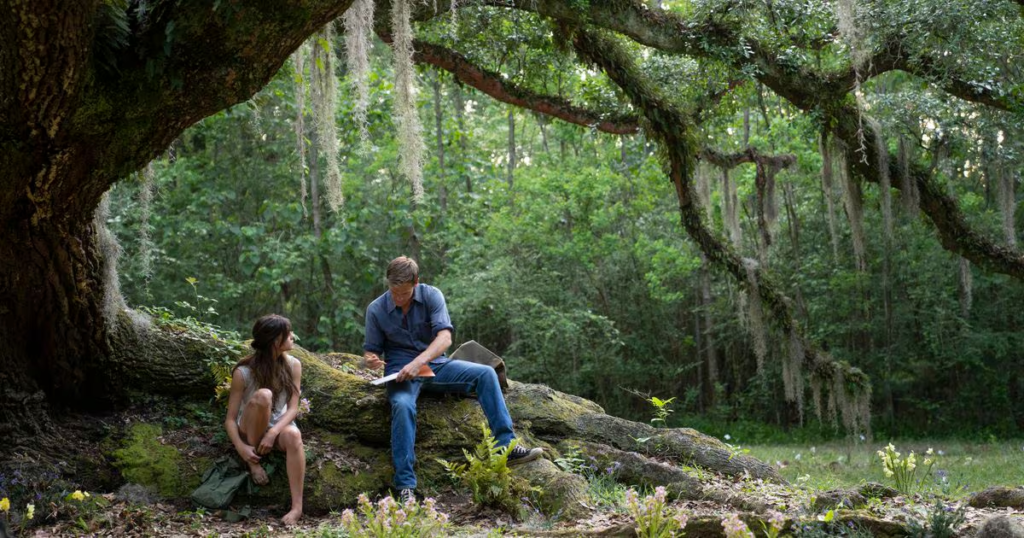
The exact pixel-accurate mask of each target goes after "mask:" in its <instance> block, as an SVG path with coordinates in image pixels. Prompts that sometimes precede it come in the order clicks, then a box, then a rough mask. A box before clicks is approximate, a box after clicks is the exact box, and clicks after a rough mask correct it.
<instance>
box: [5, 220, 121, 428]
mask: <svg viewBox="0 0 1024 538" xmlns="http://www.w3.org/2000/svg"><path fill="white" fill-rule="evenodd" d="M69 217H70V216H69ZM82 220H85V222H90V221H89V220H87V219H85V218H84V217H82V218H77V219H74V218H66V219H64V218H62V219H47V220H42V221H39V222H36V223H29V222H21V223H18V224H17V225H8V226H7V228H6V230H7V232H6V233H7V236H6V237H5V240H4V241H3V242H0V305H2V306H0V338H2V340H3V342H4V345H3V346H0V364H2V367H0V438H3V439H8V440H12V439H13V440H18V439H21V438H24V437H25V436H26V435H31V434H35V433H40V432H41V431H43V430H44V429H45V427H46V424H47V419H46V417H45V416H44V414H45V413H44V412H45V410H46V408H47V404H46V402H51V403H54V404H57V405H69V404H74V403H82V404H87V405H90V406H101V405H103V404H106V403H110V401H111V399H112V398H116V396H115V395H117V394H118V393H119V392H120V390H119V389H120V387H117V386H115V385H114V382H113V380H112V379H110V378H109V377H108V376H107V375H106V372H105V369H104V367H103V359H105V358H106V357H107V356H108V355H109V352H110V348H109V346H108V344H107V340H106V338H107V336H106V331H105V323H104V320H103V319H102V311H103V309H102V304H101V302H102V298H103V289H102V286H103V284H102V280H101V277H100V275H101V273H100V266H101V264H102V254H101V253H100V252H99V251H98V249H97V248H96V243H95V240H94V231H93V229H92V225H91V223H90V224H82V223H81V221H82Z"/></svg>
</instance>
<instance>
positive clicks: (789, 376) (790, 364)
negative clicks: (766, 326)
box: [782, 331, 804, 424]
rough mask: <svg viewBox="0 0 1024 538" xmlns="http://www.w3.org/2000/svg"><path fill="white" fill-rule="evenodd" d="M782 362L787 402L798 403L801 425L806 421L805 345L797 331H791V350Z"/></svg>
mask: <svg viewBox="0 0 1024 538" xmlns="http://www.w3.org/2000/svg"><path fill="white" fill-rule="evenodd" d="M784 356H785V358H784V360H783V361H782V386H783V389H784V391H785V393H786V401H789V402H796V408H797V412H798V413H799V415H800V423H801V424H802V423H803V421H804V375H803V363H804V343H803V341H802V340H800V335H799V334H797V332H796V331H789V350H788V353H785V354H784Z"/></svg>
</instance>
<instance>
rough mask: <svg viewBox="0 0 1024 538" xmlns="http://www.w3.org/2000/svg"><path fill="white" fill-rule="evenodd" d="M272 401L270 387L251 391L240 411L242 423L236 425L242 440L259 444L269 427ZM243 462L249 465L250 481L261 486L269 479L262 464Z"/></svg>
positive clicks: (254, 445) (255, 444)
mask: <svg viewBox="0 0 1024 538" xmlns="http://www.w3.org/2000/svg"><path fill="white" fill-rule="evenodd" d="M272 401H273V393H272V392H270V389H259V390H257V391H256V392H254V393H253V395H252V398H249V403H247V404H245V410H244V411H243V412H242V423H241V424H239V426H238V432H239V433H240V434H241V435H242V440H243V441H245V442H246V443H248V444H250V445H252V446H253V447H254V448H255V447H257V446H259V444H260V440H261V439H263V434H265V433H267V429H268V428H269V427H270V405H271V402H272ZM245 463H246V464H247V465H248V466H249V473H250V474H251V475H252V481H253V482H255V483H256V484H257V485H260V486H262V485H263V484H266V483H267V482H269V481H270V479H269V478H267V472H266V471H264V470H263V466H262V465H260V464H258V463H249V462H245Z"/></svg>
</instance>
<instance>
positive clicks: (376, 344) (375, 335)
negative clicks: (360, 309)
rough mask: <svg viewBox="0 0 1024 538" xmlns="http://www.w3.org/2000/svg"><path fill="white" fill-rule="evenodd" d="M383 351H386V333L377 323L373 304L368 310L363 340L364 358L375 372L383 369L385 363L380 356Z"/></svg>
mask: <svg viewBox="0 0 1024 538" xmlns="http://www.w3.org/2000/svg"><path fill="white" fill-rule="evenodd" d="M381 351H384V331H382V330H381V329H380V325H379V324H378V323H377V317H376V316H375V315H374V313H373V305H372V304H371V305H370V306H369V307H368V308H367V309H366V334H365V336H364V338H363V358H364V359H366V366H368V367H369V368H372V369H374V370H379V369H381V368H383V367H384V361H382V360H381V359H380V356H379V353H380V352H381Z"/></svg>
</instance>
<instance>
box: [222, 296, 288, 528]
mask: <svg viewBox="0 0 1024 538" xmlns="http://www.w3.org/2000/svg"><path fill="white" fill-rule="evenodd" d="M293 340H294V336H293V335H292V324H291V322H290V321H288V318H285V317H282V316H278V315H275V314H270V315H268V316H263V317H262V318H260V319H258V320H256V323H255V324H254V325H253V327H252V348H253V350H254V351H253V353H252V354H251V355H249V356H248V357H246V358H244V359H242V360H241V361H239V363H238V365H237V366H235V369H234V370H233V371H232V373H231V394H230V396H229V397H228V416H227V418H226V419H225V420H224V428H225V429H226V430H227V431H228V438H230V439H231V444H233V445H234V446H235V450H237V451H238V455H239V456H241V457H242V461H244V462H246V464H248V465H249V471H250V472H251V473H252V479H253V481H254V482H256V483H257V484H260V485H263V484H266V483H267V481H268V479H267V473H266V471H264V470H263V467H262V466H261V465H260V459H261V457H262V456H265V455H267V454H269V453H270V451H271V450H272V449H274V448H276V449H278V450H281V451H283V452H284V453H285V455H286V458H287V461H288V465H287V468H288V486H289V487H290V489H291V493H292V509H291V510H290V511H289V512H288V513H287V514H285V515H284V517H283V518H281V521H282V522H283V523H284V524H285V525H294V524H295V523H296V522H297V521H298V520H299V518H300V517H302V484H303V480H304V479H305V474H306V454H305V452H304V451H303V448H302V434H301V433H300V432H299V428H298V427H296V426H295V422H294V420H295V416H296V415H297V414H298V412H299V393H300V387H301V380H302V364H301V363H300V362H299V360H298V359H296V358H295V357H292V356H291V355H288V354H287V353H286V352H287V351H288V350H290V349H292V347H294V346H293Z"/></svg>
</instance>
